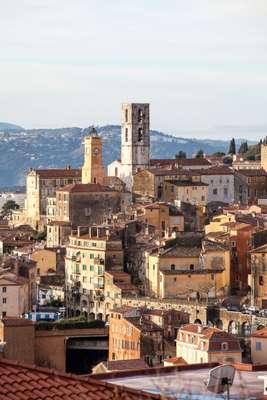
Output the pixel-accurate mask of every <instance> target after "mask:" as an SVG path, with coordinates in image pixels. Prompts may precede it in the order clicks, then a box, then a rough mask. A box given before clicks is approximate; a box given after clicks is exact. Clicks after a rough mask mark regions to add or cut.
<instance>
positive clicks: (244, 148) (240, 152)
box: [238, 142, 248, 154]
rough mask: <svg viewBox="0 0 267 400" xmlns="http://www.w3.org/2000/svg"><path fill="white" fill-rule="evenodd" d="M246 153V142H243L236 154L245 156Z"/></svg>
mask: <svg viewBox="0 0 267 400" xmlns="http://www.w3.org/2000/svg"><path fill="white" fill-rule="evenodd" d="M247 151H248V142H243V143H241V145H240V147H239V150H238V153H239V154H245V153H246V152H247Z"/></svg>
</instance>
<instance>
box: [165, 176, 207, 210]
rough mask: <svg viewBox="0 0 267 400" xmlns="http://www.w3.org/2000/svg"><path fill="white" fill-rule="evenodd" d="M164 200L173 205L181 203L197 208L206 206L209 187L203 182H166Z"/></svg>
mask: <svg viewBox="0 0 267 400" xmlns="http://www.w3.org/2000/svg"><path fill="white" fill-rule="evenodd" d="M163 199H164V201H168V202H171V203H174V202H175V201H180V202H184V203H190V204H193V205H196V206H205V205H206V204H207V201H208V185H207V184H206V183H203V182H193V181H191V182H190V181H182V180H173V181H165V182H164V186H163Z"/></svg>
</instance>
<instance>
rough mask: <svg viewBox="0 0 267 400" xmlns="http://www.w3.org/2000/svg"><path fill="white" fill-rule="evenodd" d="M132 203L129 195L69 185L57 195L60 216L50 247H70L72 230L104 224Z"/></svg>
mask: <svg viewBox="0 0 267 400" xmlns="http://www.w3.org/2000/svg"><path fill="white" fill-rule="evenodd" d="M130 202H131V196H130V194H129V193H128V192H117V191H115V190H114V189H112V188H110V187H108V186H104V185H101V184H99V183H87V184H74V185H67V186H65V187H63V188H62V189H60V190H58V191H57V192H56V216H55V220H54V221H51V223H49V224H48V227H47V242H48V246H49V247H58V246H62V245H66V242H67V238H68V235H69V234H70V233H71V229H76V228H77V226H88V225H93V224H100V223H102V222H104V221H105V220H107V219H108V218H110V217H111V215H112V213H116V212H119V211H121V210H124V208H125V207H127V205H128V204H130Z"/></svg>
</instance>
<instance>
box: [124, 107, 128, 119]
mask: <svg viewBox="0 0 267 400" xmlns="http://www.w3.org/2000/svg"><path fill="white" fill-rule="evenodd" d="M125 122H128V110H127V109H126V110H125Z"/></svg>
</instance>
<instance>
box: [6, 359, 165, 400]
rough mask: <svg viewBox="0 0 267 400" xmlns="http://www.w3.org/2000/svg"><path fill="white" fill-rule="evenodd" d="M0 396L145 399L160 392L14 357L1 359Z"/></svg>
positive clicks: (38, 399)
mask: <svg viewBox="0 0 267 400" xmlns="http://www.w3.org/2000/svg"><path fill="white" fill-rule="evenodd" d="M0 399H1V400H42V399H44V400H61V399H62V400H115V399H116V400H136V399H138V400H145V399H160V396H158V395H154V394H149V393H144V392H142V391H140V390H136V389H130V388H126V387H122V386H118V385H113V384H111V383H106V382H103V381H99V380H96V379H94V378H91V377H85V376H83V377H82V376H77V375H72V374H66V373H61V372H58V371H55V370H52V369H48V368H41V367H36V366H33V365H27V364H23V363H18V362H16V361H7V360H3V359H1V361H0Z"/></svg>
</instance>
